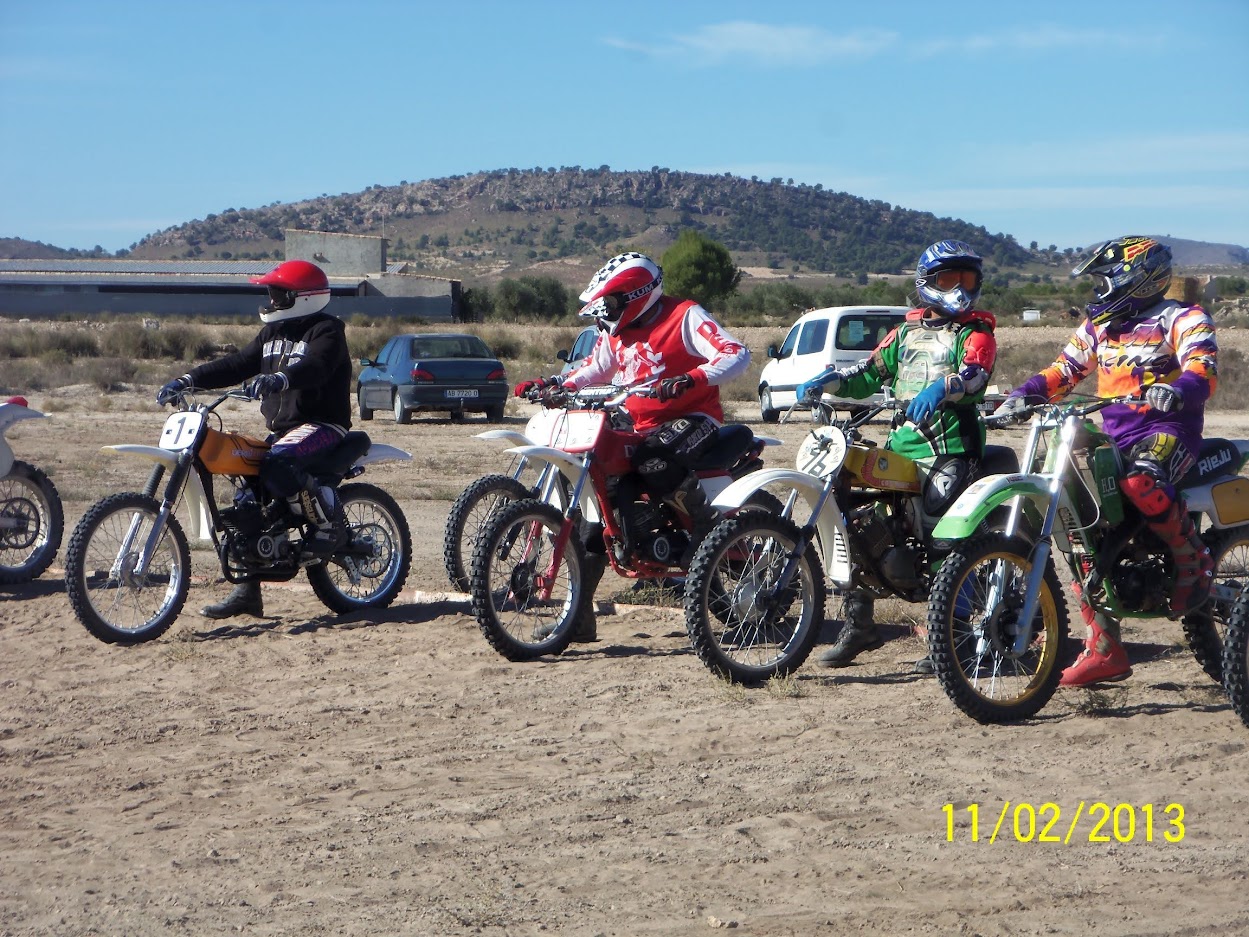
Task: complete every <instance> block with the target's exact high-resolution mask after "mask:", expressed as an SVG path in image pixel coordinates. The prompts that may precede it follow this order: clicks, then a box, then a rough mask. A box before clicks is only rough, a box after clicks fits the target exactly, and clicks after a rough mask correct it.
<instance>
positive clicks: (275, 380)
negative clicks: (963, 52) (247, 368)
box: [247, 371, 291, 400]
mask: <svg viewBox="0 0 1249 937" xmlns="http://www.w3.org/2000/svg"><path fill="white" fill-rule="evenodd" d="M290 386H291V382H290V381H288V380H287V379H286V375H285V374H283V373H282V372H281V371H278V372H277V373H276V374H262V375H260V376H259V377H254V378H252V380H251V383H249V384H248V385H247V396H248V397H251V398H252V400H261V399H262V398H264V397H268V396H269V395H270V394H276V393H281V392H282V391H284V390H286V388H288V387H290Z"/></svg>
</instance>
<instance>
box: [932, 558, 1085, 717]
mask: <svg viewBox="0 0 1249 937" xmlns="http://www.w3.org/2000/svg"><path fill="white" fill-rule="evenodd" d="M1030 552H1031V546H1030V544H1029V543H1028V542H1027V541H1026V540H1022V539H1020V538H1017V537H1007V536H1005V535H1004V534H989V535H986V536H983V537H980V538H978V539H976V540H973V541H971V542H970V543H968V544H965V545H963V546H961V547H959V548H958V549H956V550H955V551H954V552H953V553H951V554H950V555H949V557H947V558H946V561H945V562H944V563H943V564H942V566H941V569H940V571H939V572H938V573H937V576H936V578H935V579H934V580H933V584H932V592H931V593H930V595H929V599H928V647H929V653H930V655H931V656H932V663H933V668H934V669H935V670H936V673H937V679H938V680H939V681H940V682H941V688H942V689H943V690H945V693H946V696H948V697H949V698H950V699H951V700H952V701H953V703H954V705H955V706H957V707H958V708H959V709H961V710H962V711H963V712H965V713H967V715H969V716H971V717H972V718H973V719H975V720H976V721H977V722H982V723H990V722H1008V721H1010V720H1012V719H1026V718H1028V717H1030V716H1034V715H1036V713H1037V712H1038V711H1040V709H1041V707H1042V706H1044V705H1045V704H1046V703H1047V702H1049V700H1050V698H1051V697H1052V696H1053V695H1054V691H1055V690H1056V689H1057V688H1058V678H1059V677H1060V676H1061V675H1062V671H1061V668H1060V667H1059V663H1060V660H1059V658H1060V657H1061V655H1062V649H1063V645H1064V643H1065V641H1066V638H1067V628H1068V621H1067V603H1066V600H1065V598H1064V596H1063V591H1062V586H1061V585H1060V584H1059V582H1058V575H1057V574H1056V573H1055V572H1054V564H1053V562H1052V561H1051V562H1047V564H1046V568H1045V573H1044V577H1043V578H1042V580H1041V588H1040V595H1039V596H1038V600H1037V609H1036V614H1035V615H1034V616H1033V618H1032V623H1031V626H1030V633H1031V637H1030V638H1029V640H1028V644H1027V646H1026V647H1025V648H1024V651H1023V653H1022V654H1016V653H1015V652H1014V648H1013V645H1014V643H1015V637H1016V635H1017V634H1018V633H1019V628H1020V627H1021V623H1020V621H1019V616H1020V613H1021V611H1022V609H1023V604H1024V595H1025V592H1026V591H1027V584H1028V573H1029V571H1030V570H1031V568H1032V567H1031V563H1030V562H1029V560H1028V555H1029V553H1030Z"/></svg>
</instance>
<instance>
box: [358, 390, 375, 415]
mask: <svg viewBox="0 0 1249 937" xmlns="http://www.w3.org/2000/svg"><path fill="white" fill-rule="evenodd" d="M356 405H357V406H358V407H359V410H360V421H361V422H364V421H365V420H371V419H373V411H372V410H370V409H369V408H368V407H366V406H365V405H364V391H360V392H359V393H358V394H357V395H356Z"/></svg>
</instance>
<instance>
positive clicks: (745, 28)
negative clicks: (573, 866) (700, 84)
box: [607, 20, 898, 67]
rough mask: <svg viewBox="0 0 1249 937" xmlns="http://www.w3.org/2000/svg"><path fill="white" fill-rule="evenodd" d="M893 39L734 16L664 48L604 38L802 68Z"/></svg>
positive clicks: (701, 56)
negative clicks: (735, 17) (730, 20)
mask: <svg viewBox="0 0 1249 937" xmlns="http://www.w3.org/2000/svg"><path fill="white" fill-rule="evenodd" d="M897 39H898V37H897V34H896V33H892V32H888V31H885V30H860V31H857V32H853V33H848V34H845V35H837V34H835V33H831V32H828V31H827V30H825V29H821V28H819V27H818V26H772V25H769V24H767V23H752V22H748V21H745V20H737V21H733V22H729V23H716V24H712V25H709V26H704V27H702V28H701V29H699V30H697V31H695V32H693V33H689V34H687V35H684V36H674V37H671V38H670V39H669V40H668V41H667V43H665V44H664V45H663V47H657V46H643V45H640V44H638V43H635V42H626V41H623V40H618V39H608V40H607V43H608V44H609V45H613V46H616V47H617V48H621V49H630V50H633V51H639V52H646V53H648V54H653V55H655V56H656V57H659V56H663V57H668V56H671V55H680V56H684V57H685V60H686V61H690V60H692V61H693V62H695V63H696V64H700V65H718V64H721V63H723V62H727V61H737V62H740V61H748V62H753V63H754V64H756V65H763V66H767V67H779V66H803V67H805V66H811V65H820V64H823V63H825V62H836V61H839V60H842V59H847V58H853V59H856V60H860V59H863V58H870V57H871V56H874V55H877V54H879V53H880V52H882V51H884V50H885V49H887V48H889V47H890V46H892V45H894V44H895V43H896V42H897Z"/></svg>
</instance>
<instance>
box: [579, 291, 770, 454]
mask: <svg viewBox="0 0 1249 937" xmlns="http://www.w3.org/2000/svg"><path fill="white" fill-rule="evenodd" d="M659 304H660V310H659V314H658V315H656V316H654V317H653V318H649V317H648V318H647V321H646V322H644V323H643V324H641V325H634V326H629V327H627V328H625V329H622V330H621V332H620V334H619V335H608V334H606V333H603V334H601V335H600V336H599V340H598V343H597V344H596V345H595V346H594V351H593V352H592V353H591V354H590V357H589V359H588V360H587V361H586V363H585V364H583V365H582V366H581V367H579V368H577V369H576V370H575V371H570V372H569V373H568V374H566V375H564V383H565V384H566V385H571V386H573V387H575V388H577V389H578V390H579V389H581V388H582V387H588V386H590V385H591V384H616V385H618V386H621V387H625V386H628V385H630V384H637V383H639V382H641V381H648V380H650V379H651V378H665V377H679V376H680V375H682V374H688V375H689V376H690V377H692V378H693V379H694V386H693V387H692V388H690V389H689V390H687V391H686V392H685V393H684V394H682V395H681V396H680V397H677V398H676V399H675V400H669V401H667V402H665V403H660V402H659V399H658V398H655V397H640V396H635V397H630V398H629V400H628V402H627V403H626V404H625V408H626V409H627V410H628V411H629V415H630V416H632V417H633V426H634V429H635V430H637V431H638V432H639V433H648V432H650V431H651V430H653V429H655V428H656V427H658V426H660V425H662V424H663V423H666V422H668V421H669V420H675V419H676V418H677V417H680V416H688V415H690V414H701V415H703V416H708V417H711V418H712V419H713V420H715V421H716V422H717V423H723V422H724V409H723V408H722V407H721V406H720V390H719V385H721V384H723V383H725V382H726V381H730V380H732V379H733V378H735V377H737V376H738V375H739V374H741V373H742V372H743V371H745V370H746V367H747V366H748V365H749V364H750V352H749V351H748V350H747V348H746V346H745V345H743V344H742V343H741V342H739V341H738V340H737V339H735V338H734V337H733V336H732V335H730V334H729V333H728V332H726V331H725V330H724V329H723V328H721V327H720V326H719V325H718V324H717V323H716V321H715V320H714V319H712V318H711V316H710V315H708V314H707V310H706V309H704V308H703V307H702V306H700V305H698V303H696V302H692V301H690V300H684V301H682V300H678V299H671V298H670V297H667V296H664V297H662V298H661V299H660V300H659Z"/></svg>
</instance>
